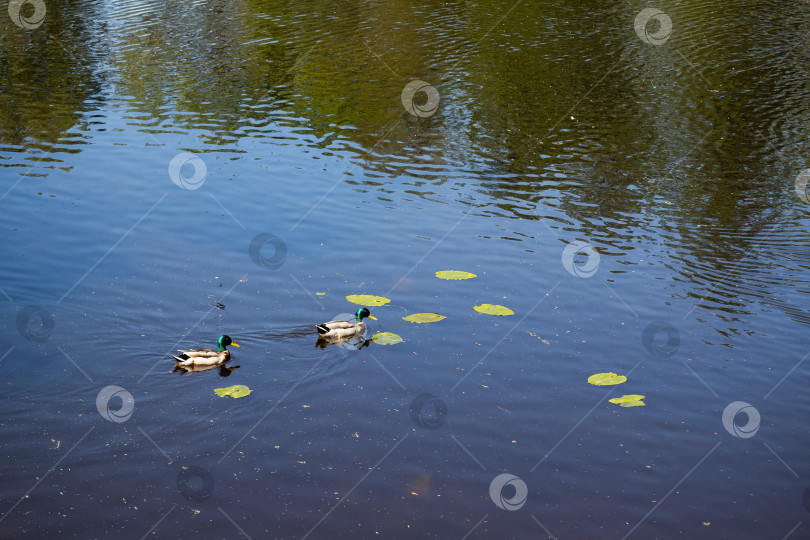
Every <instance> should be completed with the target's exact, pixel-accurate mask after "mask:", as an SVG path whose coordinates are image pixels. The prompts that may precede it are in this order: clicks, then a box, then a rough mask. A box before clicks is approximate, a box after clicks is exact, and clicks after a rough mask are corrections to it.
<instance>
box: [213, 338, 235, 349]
mask: <svg viewBox="0 0 810 540" xmlns="http://www.w3.org/2000/svg"><path fill="white" fill-rule="evenodd" d="M228 345H233V346H234V347H238V346H239V345H237V344H236V343H234V342H233V341H232V340H231V336H220V337H219V340H218V341H217V350H218V351H219V352H222V351H224V350H225V347H227V346H228Z"/></svg>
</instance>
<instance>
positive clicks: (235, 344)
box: [231, 341, 239, 347]
mask: <svg viewBox="0 0 810 540" xmlns="http://www.w3.org/2000/svg"><path fill="white" fill-rule="evenodd" d="M231 345H233V346H234V347H238V346H239V344H238V343H234V342H233V341H231Z"/></svg>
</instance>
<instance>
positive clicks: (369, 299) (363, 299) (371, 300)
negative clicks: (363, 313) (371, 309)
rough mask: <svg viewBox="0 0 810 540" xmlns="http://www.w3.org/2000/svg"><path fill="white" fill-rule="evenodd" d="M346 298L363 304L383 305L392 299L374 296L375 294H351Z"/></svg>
mask: <svg viewBox="0 0 810 540" xmlns="http://www.w3.org/2000/svg"><path fill="white" fill-rule="evenodd" d="M346 300H348V301H349V302H352V303H355V304H360V305H361V306H382V305H385V304H387V303H388V302H390V301H391V299H390V298H385V297H384V296H374V295H373V294H350V295H349V296H347V297H346Z"/></svg>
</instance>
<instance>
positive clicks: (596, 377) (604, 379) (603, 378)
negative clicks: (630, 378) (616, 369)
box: [588, 373, 627, 386]
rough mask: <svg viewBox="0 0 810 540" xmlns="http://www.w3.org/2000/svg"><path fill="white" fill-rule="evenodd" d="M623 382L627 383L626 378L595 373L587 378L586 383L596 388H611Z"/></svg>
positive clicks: (612, 374)
mask: <svg viewBox="0 0 810 540" xmlns="http://www.w3.org/2000/svg"><path fill="white" fill-rule="evenodd" d="M625 381H627V377H625V376H624V375H616V374H615V373H595V374H593V375H591V376H590V377H588V382H589V383H591V384H595V385H596V386H611V385H614V384H622V383H623V382H625Z"/></svg>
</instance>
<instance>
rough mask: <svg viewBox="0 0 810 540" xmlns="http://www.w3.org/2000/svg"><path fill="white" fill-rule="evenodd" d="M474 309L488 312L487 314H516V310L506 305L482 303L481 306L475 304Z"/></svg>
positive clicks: (479, 311)
mask: <svg viewBox="0 0 810 540" xmlns="http://www.w3.org/2000/svg"><path fill="white" fill-rule="evenodd" d="M473 309H474V310H475V311H477V312H478V313H486V314H487V315H501V316H506V315H514V314H515V312H514V311H512V310H511V309H509V308H508V307H506V306H499V305H497V304H481V305H480V306H474V307H473Z"/></svg>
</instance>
